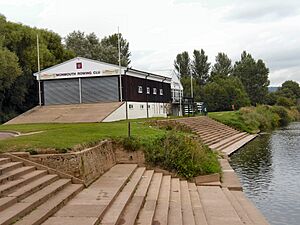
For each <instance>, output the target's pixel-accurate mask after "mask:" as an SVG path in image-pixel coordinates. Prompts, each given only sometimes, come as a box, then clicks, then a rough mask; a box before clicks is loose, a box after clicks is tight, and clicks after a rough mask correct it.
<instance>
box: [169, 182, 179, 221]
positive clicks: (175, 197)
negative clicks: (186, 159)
mask: <svg viewBox="0 0 300 225" xmlns="http://www.w3.org/2000/svg"><path fill="white" fill-rule="evenodd" d="M180 196H181V193H180V181H179V178H172V179H171V192H170V208H169V216H168V225H182V213H181V199H180Z"/></svg>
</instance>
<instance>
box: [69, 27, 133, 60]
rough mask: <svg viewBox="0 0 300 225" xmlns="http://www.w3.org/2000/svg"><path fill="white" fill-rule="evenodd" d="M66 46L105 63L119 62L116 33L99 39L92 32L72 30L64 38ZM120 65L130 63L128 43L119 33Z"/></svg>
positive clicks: (77, 52)
mask: <svg viewBox="0 0 300 225" xmlns="http://www.w3.org/2000/svg"><path fill="white" fill-rule="evenodd" d="M65 42H66V48H67V49H69V50H71V51H73V52H75V54H76V55H77V56H81V57H85V58H89V59H95V60H99V61H103V62H107V63H112V64H116V65H118V64H119V54H118V34H113V35H110V36H108V37H104V38H103V39H102V40H99V39H98V37H97V36H96V35H95V34H94V33H90V34H87V35H85V34H84V32H80V31H73V32H72V33H70V34H68V35H67V37H66V38H65ZM120 48H121V65H122V66H128V65H129V63H130V55H131V53H130V52H129V43H128V41H127V40H126V39H124V38H123V37H122V34H120Z"/></svg>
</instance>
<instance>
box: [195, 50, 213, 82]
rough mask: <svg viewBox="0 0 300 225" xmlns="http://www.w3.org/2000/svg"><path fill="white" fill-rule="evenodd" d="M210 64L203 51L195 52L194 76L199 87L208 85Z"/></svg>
mask: <svg viewBox="0 0 300 225" xmlns="http://www.w3.org/2000/svg"><path fill="white" fill-rule="evenodd" d="M209 69H210V63H209V62H208V56H207V55H205V51H204V50H203V49H201V50H200V51H199V50H194V52H193V61H192V74H193V78H194V79H195V80H196V83H197V84H198V85H204V84H206V82H207V80H208V78H209Z"/></svg>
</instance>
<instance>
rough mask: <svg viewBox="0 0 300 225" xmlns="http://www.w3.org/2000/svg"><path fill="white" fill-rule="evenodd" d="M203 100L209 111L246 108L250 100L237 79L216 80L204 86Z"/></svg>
mask: <svg viewBox="0 0 300 225" xmlns="http://www.w3.org/2000/svg"><path fill="white" fill-rule="evenodd" d="M203 100H204V102H206V103H207V106H208V110H209V111H224V110H231V109H232V105H234V107H235V109H239V108H240V107H243V106H247V105H249V104H250V100H249V98H248V95H247V93H246V91H245V88H244V86H243V84H242V82H241V81H240V79H239V78H237V77H226V78H221V77H219V78H216V79H215V80H214V81H212V82H210V83H208V84H206V85H205V86H204V93H203Z"/></svg>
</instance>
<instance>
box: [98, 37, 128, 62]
mask: <svg viewBox="0 0 300 225" xmlns="http://www.w3.org/2000/svg"><path fill="white" fill-rule="evenodd" d="M101 46H102V47H103V48H114V49H115V50H116V51H117V53H118V34H112V35H110V36H108V37H104V38H103V39H102V40H101ZM120 52H121V64H122V65H123V66H128V65H129V64H130V62H131V60H130V56H131V53H130V51H129V43H128V41H127V40H126V39H124V38H123V36H122V34H120ZM117 56H118V54H117ZM117 63H118V60H117ZM115 64H116V63H115Z"/></svg>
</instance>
